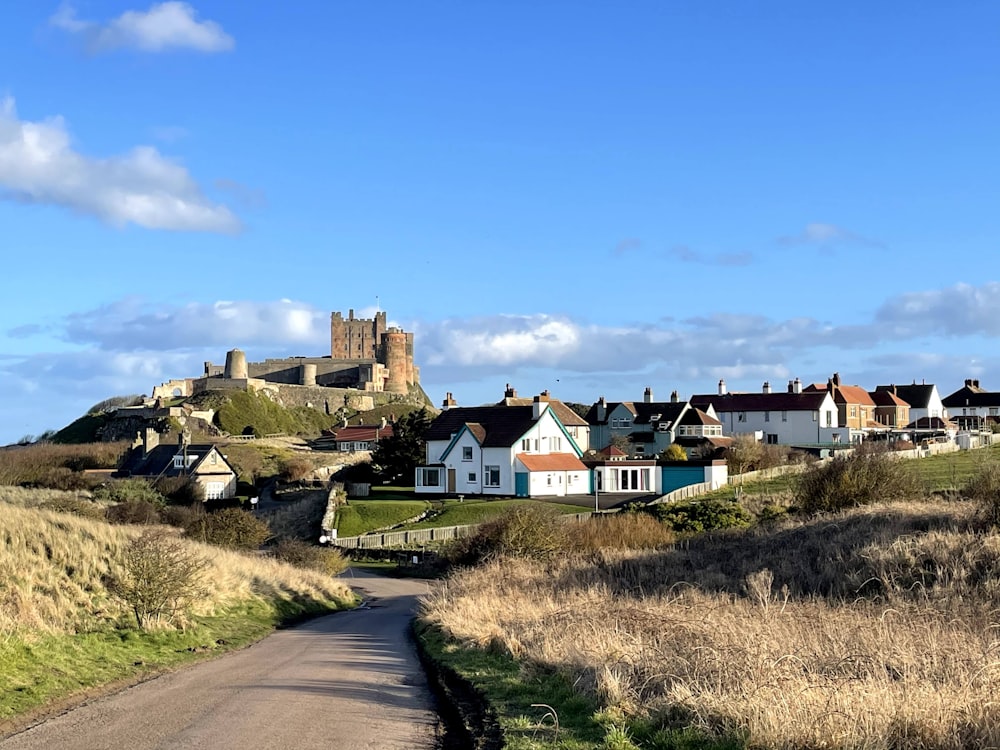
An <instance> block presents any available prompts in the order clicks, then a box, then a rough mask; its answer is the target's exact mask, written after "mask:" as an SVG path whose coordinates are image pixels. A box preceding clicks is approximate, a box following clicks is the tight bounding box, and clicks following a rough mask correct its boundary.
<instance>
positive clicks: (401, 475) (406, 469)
mask: <svg viewBox="0 0 1000 750" xmlns="http://www.w3.org/2000/svg"><path fill="white" fill-rule="evenodd" d="M430 424H431V419H430V417H429V416H428V414H427V410H426V409H421V410H420V411H413V412H410V413H409V414H405V415H403V416H402V417H401V418H400V419H399V420H398V421H397V422H395V423H394V424H393V425H392V435H389V436H387V437H384V438H382V439H381V440H379V441H378V443H377V444H376V446H375V450H374V451H372V464H374V465H375V466H376V467H377V469H378V470H379V473H380V474H381V475H382V476H383V478H385V479H388V480H389V481H399V480H403V479H405V480H406V482H407V484H409V483H410V482H411V481H412V480H413V471H414V469H416V468H417V466H418V465H419V464H420V463H421V462H422V461H423V460H424V453H425V445H426V442H425V440H424V436H425V435H426V434H427V428H428V427H430Z"/></svg>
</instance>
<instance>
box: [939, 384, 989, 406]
mask: <svg viewBox="0 0 1000 750" xmlns="http://www.w3.org/2000/svg"><path fill="white" fill-rule="evenodd" d="M941 403H943V404H944V405H945V406H946V407H948V408H949V409H953V408H961V407H963V406H1000V393H997V392H995V391H984V390H983V389H982V388H976V387H975V386H968V385H967V386H964V387H962V388H960V389H958V390H957V391H955V392H954V393H952V394H951V395H948V396H945V397H944V398H943V399H941Z"/></svg>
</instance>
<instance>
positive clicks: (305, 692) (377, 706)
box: [0, 572, 437, 750]
mask: <svg viewBox="0 0 1000 750" xmlns="http://www.w3.org/2000/svg"><path fill="white" fill-rule="evenodd" d="M352 584H354V585H355V586H356V588H358V589H359V591H360V592H361V593H362V595H363V596H365V597H366V605H365V606H364V607H362V608H359V609H357V610H352V611H349V612H340V613H337V614H334V615H328V616H325V617H321V618H317V619H315V620H311V621H309V622H307V623H305V624H303V625H301V626H298V627H294V628H289V629H287V630H282V631H279V632H277V633H274V634H273V635H271V636H268V637H267V638H265V639H264V640H262V641H260V642H259V643H257V644H255V645H253V646H251V647H249V648H246V649H243V650H241V651H237V652H234V653H231V654H227V655H226V656H223V657H221V658H219V659H215V660H212V661H208V662H204V663H202V664H197V665H194V666H191V667H188V668H185V669H182V670H180V671H177V672H173V673H169V674H165V675H162V676H160V677H157V678H154V679H151V680H149V681H147V682H144V683H141V684H139V685H136V686H134V687H131V688H128V689H126V690H124V691H122V692H120V693H117V694H115V695H110V696H106V697H104V698H100V699H97V700H94V701H92V702H89V703H87V704H85V705H83V706H80V707H78V708H76V709H74V710H71V711H68V712H67V713H64V714H62V715H60V716H57V717H55V718H52V719H49V720H48V721H45V722H43V723H41V724H38V725H36V726H35V727H32V728H31V729H28V730H26V731H24V732H21V733H19V734H16V735H13V736H11V737H9V738H7V739H6V740H3V741H0V749H2V750H29V749H35V748H37V749H38V750H43V749H44V750H50V749H52V748H72V749H73V750H76V749H80V750H104V749H105V748H107V750H112V749H114V750H120V749H121V748H130V750H153V749H154V748H156V749H160V750H165V749H166V748H170V749H171V750H172V749H173V748H211V749H212V750H217V749H218V750H230V749H232V750H265V748H266V749H268V750H273V749H275V748H287V749H288V750H292V749H293V748H294V750H320V748H322V749H323V750H339V749H340V748H344V749H351V750H354V749H355V748H357V749H361V748H364V749H366V750H381V749H383V748H384V749H385V750H396V749H398V750H404V749H406V750H423V749H427V750H431V748H433V747H434V746H435V738H436V735H437V715H436V713H435V711H434V706H433V702H432V698H431V695H430V692H429V690H428V688H427V683H426V678H425V677H424V673H423V670H422V669H421V666H420V662H419V660H418V658H417V655H416V652H415V650H414V647H413V645H412V643H411V642H410V640H409V637H408V628H409V622H410V619H411V618H412V617H413V614H414V612H415V611H416V607H417V599H418V597H419V596H420V595H422V594H424V593H426V591H427V587H428V583H427V582H425V581H419V580H412V579H402V580H396V579H391V578H384V577H382V576H375V575H372V574H370V573H361V572H359V573H355V574H354V580H353V581H352Z"/></svg>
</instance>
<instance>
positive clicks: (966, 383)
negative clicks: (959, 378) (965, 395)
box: [965, 378, 972, 388]
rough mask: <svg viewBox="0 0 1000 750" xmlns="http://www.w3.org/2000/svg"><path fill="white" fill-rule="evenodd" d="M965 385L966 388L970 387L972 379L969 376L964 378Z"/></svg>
mask: <svg viewBox="0 0 1000 750" xmlns="http://www.w3.org/2000/svg"><path fill="white" fill-rule="evenodd" d="M965 387H966V388H971V387H972V380H971V379H970V378H966V379H965Z"/></svg>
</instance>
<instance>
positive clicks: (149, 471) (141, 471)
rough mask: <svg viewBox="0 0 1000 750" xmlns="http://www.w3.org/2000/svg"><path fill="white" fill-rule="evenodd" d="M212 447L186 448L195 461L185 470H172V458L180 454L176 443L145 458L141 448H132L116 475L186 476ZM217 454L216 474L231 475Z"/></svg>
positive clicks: (191, 446)
mask: <svg viewBox="0 0 1000 750" xmlns="http://www.w3.org/2000/svg"><path fill="white" fill-rule="evenodd" d="M214 447H215V446H213V445H207V444H192V445H189V446H188V448H187V452H188V456H194V457H195V459H194V460H193V461H192V462H191V465H190V466H189V467H188V468H187V469H186V470H185V469H175V468H174V456H176V455H177V454H178V453H180V452H181V448H180V446H178V445H177V444H176V443H174V444H167V445H158V446H156V447H155V448H153V450H151V451H150V452H149V453H147V454H146V455H145V456H144V455H143V451H142V448H141V447H137V448H133V449H132V450H130V451H129V452H128V453H127V454H126V456H125V459H124V461H123V462H122V464H121V466H120V467H119V469H118V473H119V474H123V475H126V476H135V477H161V476H163V477H176V476H186V475H187V474H190V473H191V472H192V471H193V470H194V469H195V467H197V466H198V464H200V463H201V461H202V460H203V459H204V458H205V456H207V455H208V454H209V452H211V450H212V448H214ZM218 453H219V458H220V459H221V460H222V463H221V465H220V466H219V469H220V471H219V472H218V473H221V474H229V473H232V471H233V469H232V467H231V466H230V465H229V463H228V462H227V461H226V459H225V457H224V456H223V455H222V452H221V451H218Z"/></svg>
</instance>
